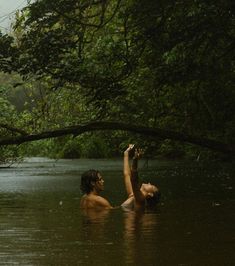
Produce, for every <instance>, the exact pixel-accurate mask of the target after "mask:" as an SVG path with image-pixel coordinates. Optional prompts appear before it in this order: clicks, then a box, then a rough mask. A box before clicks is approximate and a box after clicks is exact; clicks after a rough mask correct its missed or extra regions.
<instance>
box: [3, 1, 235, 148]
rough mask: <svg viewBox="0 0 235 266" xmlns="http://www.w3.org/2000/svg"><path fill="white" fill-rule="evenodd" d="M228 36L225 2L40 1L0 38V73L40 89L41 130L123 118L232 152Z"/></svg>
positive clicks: (230, 8)
mask: <svg viewBox="0 0 235 266" xmlns="http://www.w3.org/2000/svg"><path fill="white" fill-rule="evenodd" d="M234 34H235V32H234V4H233V3H232V2H231V1H229V0H225V1H219V0H216V1H203V0H190V1H187V2H186V1H154V0H150V1H143V0H138V1H135V0H130V1H122V0H109V1H107V0H106V1H105V0H101V1H83V0H63V1H62V0H59V1H56V2H55V1H49V0H41V1H35V2H33V3H31V4H29V5H28V6H27V7H26V8H25V9H23V11H22V12H21V13H18V14H17V16H16V24H15V28H14V32H13V34H12V36H13V37H10V36H1V38H0V45H1V46H2V47H3V48H4V49H3V50H2V51H1V54H2V57H1V58H0V59H1V60H0V68H1V69H2V70H3V71H5V72H6V71H8V72H10V71H12V70H14V71H17V72H18V73H20V74H21V75H22V76H23V77H24V79H26V80H28V82H31V79H32V78H33V80H35V79H36V83H37V82H38V81H39V80H40V82H41V84H42V83H43V88H44V90H45V94H44V96H43V99H38V104H37V105H35V106H33V109H32V111H33V112H31V113H33V116H32V119H33V117H36V114H37V113H38V114H39V115H38V117H37V122H38V125H37V127H35V128H34V129H33V130H36V129H37V131H38V132H40V131H42V130H44V129H48V128H50V129H55V128H58V127H63V126H70V125H75V124H81V123H84V122H89V121H100V120H106V121H123V122H126V123H130V122H131V124H132V125H133V124H139V125H141V126H146V127H151V128H160V129H164V130H166V131H169V130H171V131H175V132H178V133H180V134H186V135H195V136H199V137H206V138H208V143H210V140H217V141H223V142H224V143H225V145H226V144H227V145H230V146H231V147H233V145H234V134H233V133H234V121H235V117H234V113H235V112H234V111H235V110H234V109H235V107H234V100H235V95H234V48H235V45H234ZM33 84H34V85H33V87H32V90H33V91H38V90H37V89H36V86H35V83H33ZM43 108H46V109H43ZM45 110H47V113H46V114H45V112H44V111H45ZM58 110H60V111H61V112H58ZM31 115H32V114H31ZM28 120H30V118H28ZM103 125H104V124H103ZM112 125H113V124H112ZM115 125H116V124H115ZM91 128H92V127H91ZM122 128H123V127H122ZM31 132H32V131H31ZM176 135H177V134H176ZM176 135H175V136H176ZM169 136H171V134H167V132H166V137H167V138H169ZM175 136H174V137H170V138H173V139H177V137H176V138H175ZM183 139H185V138H183ZM186 139H187V138H186ZM178 140H182V138H180V137H178ZM150 142H151V140H150ZM196 142H197V141H196ZM169 143H170V142H168V144H167V145H165V146H169ZM203 143H204V144H203V145H205V146H208V145H206V143H205V142H204V141H203ZM176 146H177V145H175V144H172V147H176ZM209 146H210V145H209ZM232 149H233V148H232Z"/></svg>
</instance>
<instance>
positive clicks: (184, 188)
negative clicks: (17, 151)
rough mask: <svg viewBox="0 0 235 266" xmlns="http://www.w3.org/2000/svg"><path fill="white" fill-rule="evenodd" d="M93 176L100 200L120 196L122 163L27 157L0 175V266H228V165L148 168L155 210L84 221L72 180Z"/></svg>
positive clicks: (143, 170) (234, 236) (231, 255)
mask: <svg viewBox="0 0 235 266" xmlns="http://www.w3.org/2000/svg"><path fill="white" fill-rule="evenodd" d="M91 168H94V169H99V170H100V171H101V173H102V175H103V177H104V179H105V191H104V193H103V196H104V197H106V198H108V199H109V201H110V202H111V203H112V205H114V206H118V205H120V203H121V202H122V201H124V199H125V197H126V195H125V191H124V185H123V180H122V160H121V159H115V160H88V159H79V160H58V161H55V160H51V159H46V158H28V159H25V161H24V162H22V163H19V164H15V165H13V166H12V167H11V168H0V247H1V248H0V265H4V266H5V265H24V266H28V265H38V266H41V265H43V266H44V265H45V266H47V265H55V266H60V265H68V266H73V265H96V266H99V265H102V266H103V265H107V266H110V265H113V266H115V265H118V266H122V265H158V266H168V265H169V266H170V265H178V266H194V265H195V266H196V265H200V266H224V265H228V266H230V265H231V266H232V265H235V252H234V250H235V230H234V229H235V228H234V227H235V204H234V203H235V193H234V190H235V170H234V167H233V165H232V164H229V163H210V164H208V163H207V164H203V163H198V162H193V163H192V162H191V163H189V162H175V161H149V162H148V164H147V163H146V162H144V161H143V162H142V163H141V164H140V176H141V178H142V179H143V180H144V181H150V182H152V183H154V184H156V185H157V186H158V187H159V188H160V190H161V194H162V198H161V202H160V204H159V205H158V207H157V208H156V210H152V211H146V212H145V213H135V212H125V211H123V210H121V209H115V210H112V211H104V212H91V213H88V214H84V213H83V212H82V211H81V210H80V209H79V201H80V198H81V193H80V190H79V186H80V175H81V173H82V172H83V171H85V170H88V169H91Z"/></svg>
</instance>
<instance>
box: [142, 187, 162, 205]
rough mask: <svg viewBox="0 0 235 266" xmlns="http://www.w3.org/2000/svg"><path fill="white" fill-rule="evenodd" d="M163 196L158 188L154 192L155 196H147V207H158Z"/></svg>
mask: <svg viewBox="0 0 235 266" xmlns="http://www.w3.org/2000/svg"><path fill="white" fill-rule="evenodd" d="M160 198H161V192H160V191H159V190H157V191H156V192H154V194H153V196H151V197H147V198H146V205H147V207H150V208H152V207H156V205H157V203H159V201H160Z"/></svg>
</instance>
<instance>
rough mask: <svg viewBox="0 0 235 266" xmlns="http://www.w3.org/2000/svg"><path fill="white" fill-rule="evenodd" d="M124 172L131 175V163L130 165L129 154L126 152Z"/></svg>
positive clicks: (125, 174)
mask: <svg viewBox="0 0 235 266" xmlns="http://www.w3.org/2000/svg"><path fill="white" fill-rule="evenodd" d="M123 174H124V176H130V175H131V170H130V165H129V155H128V153H124V159H123Z"/></svg>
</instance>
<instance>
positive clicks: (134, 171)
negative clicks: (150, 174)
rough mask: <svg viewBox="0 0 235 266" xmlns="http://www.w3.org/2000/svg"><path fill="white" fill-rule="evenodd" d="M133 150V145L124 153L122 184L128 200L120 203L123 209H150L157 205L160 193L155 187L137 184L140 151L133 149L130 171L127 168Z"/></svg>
mask: <svg viewBox="0 0 235 266" xmlns="http://www.w3.org/2000/svg"><path fill="white" fill-rule="evenodd" d="M133 148H134V145H133V144H129V147H128V148H127V149H126V151H125V152H124V166H123V174H124V183H125V187H126V191H127V195H128V198H127V200H126V201H124V202H123V203H122V205H121V206H122V207H123V208H124V209H130V210H133V209H134V210H140V209H144V208H145V207H152V206H155V205H156V204H157V202H158V201H159V199H160V193H159V190H158V188H157V187H156V186H154V185H152V184H150V183H148V184H146V183H143V184H140V183H139V179H138V160H139V158H140V156H141V154H142V151H141V150H138V149H135V154H134V157H133V160H132V165H131V169H130V166H129V152H130V151H131V150H132V149H133Z"/></svg>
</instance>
